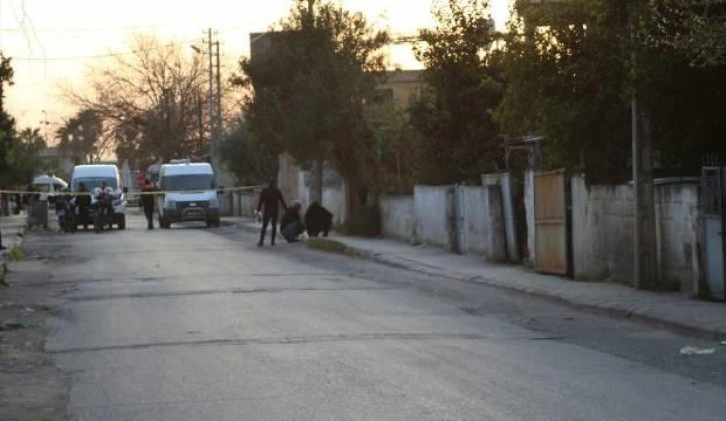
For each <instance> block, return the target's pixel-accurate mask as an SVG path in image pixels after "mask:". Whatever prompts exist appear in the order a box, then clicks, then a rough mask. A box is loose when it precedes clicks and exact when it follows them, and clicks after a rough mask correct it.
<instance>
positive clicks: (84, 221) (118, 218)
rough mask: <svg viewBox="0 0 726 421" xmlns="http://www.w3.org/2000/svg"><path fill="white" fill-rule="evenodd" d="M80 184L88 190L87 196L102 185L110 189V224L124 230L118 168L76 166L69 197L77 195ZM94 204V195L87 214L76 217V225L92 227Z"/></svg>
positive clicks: (97, 165)
mask: <svg viewBox="0 0 726 421" xmlns="http://www.w3.org/2000/svg"><path fill="white" fill-rule="evenodd" d="M81 183H82V184H83V185H84V186H85V187H86V189H88V191H89V194H91V193H92V192H94V191H100V187H101V185H102V184H103V183H105V184H106V186H107V187H109V188H110V190H111V194H112V196H113V202H112V207H113V214H112V219H111V220H112V224H113V225H116V226H117V227H118V229H120V230H122V229H126V201H125V195H124V194H125V188H124V187H122V184H121V176H120V174H119V170H118V167H116V166H115V165H110V164H90V165H76V166H75V168H73V175H72V176H71V185H70V190H71V195H73V196H77V195H78V193H79V190H80V187H81ZM96 202H97V197H96V195H93V194H91V208H90V209H89V213H87V214H85V215H80V214H79V215H78V218H77V223H78V225H83V226H87V225H93V223H94V219H93V213H92V210H93V208H94V206H95V205H96Z"/></svg>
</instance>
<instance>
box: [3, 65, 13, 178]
mask: <svg viewBox="0 0 726 421" xmlns="http://www.w3.org/2000/svg"><path fill="white" fill-rule="evenodd" d="M13 75H14V72H13V67H12V64H11V59H10V58H8V57H5V56H4V55H3V54H2V53H1V52H0V182H2V183H6V182H7V177H8V176H9V175H10V174H12V166H11V163H10V162H9V160H8V153H9V151H10V148H11V146H12V144H13V141H14V135H15V119H13V118H12V117H11V116H10V114H8V113H7V111H6V110H5V86H6V85H8V86H12V84H13Z"/></svg>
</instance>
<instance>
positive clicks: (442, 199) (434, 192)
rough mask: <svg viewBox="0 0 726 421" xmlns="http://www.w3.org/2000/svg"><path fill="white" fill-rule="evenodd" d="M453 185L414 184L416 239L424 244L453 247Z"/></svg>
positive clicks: (454, 242) (454, 243) (454, 244)
mask: <svg viewBox="0 0 726 421" xmlns="http://www.w3.org/2000/svg"><path fill="white" fill-rule="evenodd" d="M453 194H454V188H453V187H430V186H416V187H415V188H414V209H415V214H416V221H417V223H416V227H417V235H418V239H419V240H420V241H421V242H423V243H424V244H430V245H435V246H439V247H445V248H447V249H450V250H451V249H453V248H454V247H455V246H456V241H455V232H453V231H454V230H453V229H452V227H453V226H454V225H453V224H454V221H453V219H454V204H453Z"/></svg>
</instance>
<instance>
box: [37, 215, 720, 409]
mask: <svg viewBox="0 0 726 421" xmlns="http://www.w3.org/2000/svg"><path fill="white" fill-rule="evenodd" d="M143 228H144V222H143V221H142V218H141V216H139V215H130V216H129V222H128V229H127V230H126V231H113V232H105V233H102V234H94V233H92V232H78V233H76V234H73V235H66V234H54V235H43V236H31V237H30V238H29V240H28V243H27V244H28V246H27V247H28V250H29V253H30V254H31V257H33V256H35V257H38V256H44V257H45V258H46V259H50V261H52V262H53V271H52V273H49V274H48V275H47V276H45V277H41V278H38V279H37V280H36V281H34V282H35V285H34V286H36V287H38V288H43V289H45V290H50V291H53V293H54V294H55V295H56V296H57V297H59V298H60V299H61V300H62V305H61V307H60V309H59V311H57V312H56V315H57V317H54V318H53V319H52V320H51V321H50V323H51V326H52V330H53V333H52V335H51V336H50V337H49V338H48V340H47V343H46V348H47V350H48V351H49V352H51V353H52V354H53V356H54V359H55V361H56V363H57V364H58V365H59V366H60V367H61V369H62V370H63V371H64V372H65V373H68V374H69V375H70V376H71V379H72V381H71V384H72V386H71V390H70V400H69V406H68V411H69V414H70V415H71V417H72V419H75V420H104V421H113V420H140V421H141V420H143V421H154V420H175V421H176V420H199V421H211V420H587V421H592V420H658V421H664V420H678V421H681V420H724V419H726V347H722V346H720V345H719V343H718V342H714V341H712V340H706V339H698V338H692V337H688V336H684V335H682V334H678V333H674V332H668V331H665V330H662V329H659V328H658V327H657V326H649V325H643V324H638V323H635V322H633V321H630V320H628V319H615V318H609V317H607V316H605V315H598V314H592V313H588V312H584V311H582V310H578V309H573V308H567V307H563V306H561V305H559V304H556V303H551V302H548V301H544V300H542V299H537V298H533V297H529V296H526V295H519V294H513V293H509V292H505V291H501V290H497V289H493V288H487V287H485V286H481V285H473V284H467V283H462V282H456V281H452V280H448V279H437V278H434V277H427V276H425V275H421V274H412V273H409V272H406V271H403V270H399V269H394V268H388V267H383V266H380V265H377V264H375V263H371V262H366V261H358V260H352V259H349V258H346V257H342V256H336V255H328V254H323V253H320V252H315V251H312V250H307V249H305V246H304V245H303V244H278V246H277V247H274V248H273V247H269V246H266V247H264V248H262V249H259V248H257V247H256V246H255V245H254V244H255V240H256V238H255V237H254V236H253V235H251V234H248V233H244V232H242V231H240V230H238V229H237V228H236V227H234V226H229V225H228V226H223V227H222V228H217V229H206V228H202V227H201V225H195V224H189V225H188V226H174V227H172V229H171V230H160V229H156V230H154V231H147V230H145V229H143ZM724 339H726V338H724ZM684 346H697V347H711V348H714V349H715V353H714V354H713V355H702V356H682V355H680V354H679V349H680V348H682V347H684Z"/></svg>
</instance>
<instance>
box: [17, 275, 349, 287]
mask: <svg viewBox="0 0 726 421" xmlns="http://www.w3.org/2000/svg"><path fill="white" fill-rule="evenodd" d="M228 275H229V274H228V273H221V274H219V275H217V276H220V277H221V276H228ZM196 276H197V275H193V276H192V277H196ZM207 276H208V277H209V276H214V275H207ZM244 276H245V277H252V278H301V277H315V278H319V279H322V280H328V281H340V280H342V278H344V277H345V276H341V275H335V274H330V273H274V272H262V273H249V274H244ZM346 276H348V277H353V275H346ZM179 278H180V277H178V276H177V277H172V276H142V277H138V278H125V279H120V278H116V279H114V278H96V279H79V280H57V281H42V282H28V283H25V284H24V286H27V287H31V288H43V287H53V286H61V287H62V286H68V285H71V286H73V285H85V284H97V283H108V282H129V281H140V282H153V281H163V280H167V279H179Z"/></svg>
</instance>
